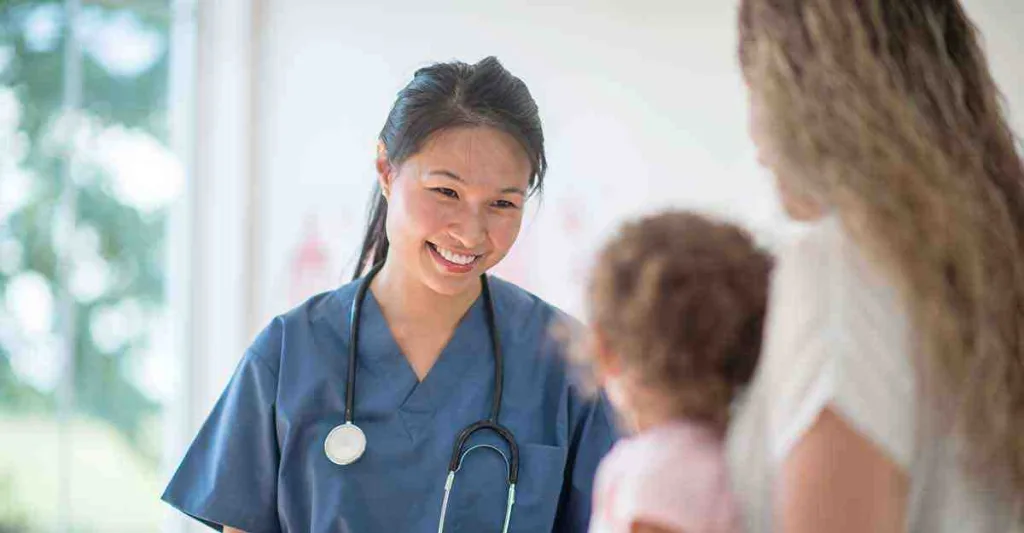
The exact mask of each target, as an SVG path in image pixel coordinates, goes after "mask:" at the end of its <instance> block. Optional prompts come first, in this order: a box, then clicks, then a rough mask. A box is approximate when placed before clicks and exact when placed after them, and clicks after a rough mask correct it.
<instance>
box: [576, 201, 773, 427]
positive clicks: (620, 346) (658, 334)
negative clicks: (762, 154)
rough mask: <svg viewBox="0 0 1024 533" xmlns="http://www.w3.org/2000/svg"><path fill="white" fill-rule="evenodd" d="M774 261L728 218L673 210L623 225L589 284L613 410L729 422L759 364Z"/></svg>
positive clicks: (596, 355) (596, 352)
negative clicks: (736, 399)
mask: <svg viewBox="0 0 1024 533" xmlns="http://www.w3.org/2000/svg"><path fill="white" fill-rule="evenodd" d="M771 268H772V260H771V257H770V256H769V255H768V254H767V253H765V252H764V251H762V250H760V249H759V248H758V247H757V246H756V245H755V244H754V242H753V240H752V239H751V237H750V236H749V235H748V234H747V233H746V232H745V231H743V230H742V229H740V228H738V227H736V226H733V225H731V224H726V223H722V222H715V221H712V220H709V219H707V218H705V217H702V216H699V215H696V214H693V213H687V212H680V211H672V212H667V213H663V214H659V215H655V216H650V217H646V218H643V219H640V220H638V221H635V222H631V223H628V224H626V225H624V226H623V227H622V228H621V229H620V230H619V232H618V233H617V234H616V235H615V236H614V237H613V238H612V239H611V241H610V242H608V243H607V244H606V245H605V246H604V248H603V250H602V251H601V252H600V254H599V256H598V260H597V264H596V266H595V267H594V270H593V272H592V275H591V279H590V284H589V287H588V298H589V302H588V303H589V314H590V316H589V318H590V325H591V333H592V337H591V340H592V342H593V344H592V345H591V349H590V350H588V351H587V353H588V354H589V358H590V359H591V361H590V362H591V363H592V369H593V370H594V372H595V374H596V377H597V380H598V382H599V383H601V384H603V385H605V386H606V388H607V389H608V393H609V394H608V395H609V398H610V399H611V401H612V402H613V404H615V407H616V409H617V410H619V411H620V412H621V413H622V414H624V415H625V416H626V417H638V418H639V417H648V418H650V417H654V418H659V419H663V418H687V419H690V420H694V421H698V422H704V423H708V424H711V425H713V426H715V427H718V428H724V426H725V424H726V422H727V419H728V413H729V406H730V403H731V402H732V399H733V397H734V395H735V393H736V391H737V390H738V389H739V388H740V387H742V386H743V385H745V384H746V383H747V382H748V381H749V380H750V378H751V377H752V375H753V372H754V368H755V366H756V364H757V358H758V353H759V352H760V350H761V329H762V324H763V321H764V316H765V307H766V303H767V296H768V282H769V274H770V271H771Z"/></svg>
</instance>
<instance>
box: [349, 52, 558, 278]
mask: <svg viewBox="0 0 1024 533" xmlns="http://www.w3.org/2000/svg"><path fill="white" fill-rule="evenodd" d="M461 126H490V127H493V128H497V129H499V130H501V131H504V132H505V133H508V134H509V135H511V136H512V137H514V138H515V139H516V140H517V141H519V143H520V144H521V145H522V147H523V149H524V150H525V151H526V155H527V157H529V159H530V164H531V167H532V168H531V171H532V172H531V176H530V183H529V185H530V190H531V192H537V191H540V190H541V189H542V186H543V184H544V174H545V173H546V172H547V166H548V164H547V158H546V157H545V155H544V132H543V131H542V129H541V122H540V115H539V113H538V111H537V103H536V102H534V100H533V96H531V95H530V90H529V89H527V87H526V84H525V83H523V81H522V80H520V79H519V78H517V77H515V76H513V75H512V73H510V72H509V71H508V70H506V69H505V67H503V66H502V65H501V63H500V62H499V61H498V60H497V58H494V57H487V58H485V59H483V60H481V61H480V62H479V63H476V64H475V65H469V64H466V63H463V62H460V61H453V62H450V63H435V64H433V65H431V66H429V67H424V68H421V69H419V70H417V71H416V74H415V75H414V76H413V79H412V81H411V82H409V84H408V85H406V86H405V88H404V89H402V90H401V91H400V92H399V93H398V98H397V99H396V100H395V104H394V106H393V107H392V108H391V113H389V114H388V119H387V122H385V123H384V128H383V129H382V130H381V132H380V142H381V143H383V144H384V147H385V148H386V149H387V154H388V160H389V161H390V162H391V163H392V164H401V163H402V162H403V161H405V160H406V159H408V158H409V157H411V156H412V155H414V154H415V153H416V152H417V151H419V150H420V149H421V148H422V147H423V144H424V143H425V142H426V141H427V139H428V138H430V136H431V135H433V134H435V133H437V132H439V131H441V130H445V129H450V128H456V127H461ZM387 212H388V205H387V201H386V200H385V199H384V197H383V195H382V194H381V191H380V184H377V185H375V186H374V190H373V196H372V197H371V199H370V214H369V219H368V221H367V225H366V236H365V237H364V238H363V244H362V247H361V249H360V253H359V261H358V263H357V264H356V269H355V274H354V275H353V278H358V277H359V276H361V275H362V274H363V272H364V271H365V270H366V268H367V267H369V266H370V265H371V264H374V263H378V262H380V261H383V260H384V258H385V257H386V256H387V253H388V237H387V233H386V231H385V221H386V220H387Z"/></svg>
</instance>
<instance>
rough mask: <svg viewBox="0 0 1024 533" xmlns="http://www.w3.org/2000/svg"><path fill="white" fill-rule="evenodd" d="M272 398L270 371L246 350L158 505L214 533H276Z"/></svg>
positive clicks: (273, 382) (274, 388)
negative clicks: (225, 531)
mask: <svg viewBox="0 0 1024 533" xmlns="http://www.w3.org/2000/svg"><path fill="white" fill-rule="evenodd" d="M276 394H277V376H276V373H275V372H274V369H273V368H272V367H271V366H269V365H268V364H267V363H266V362H265V361H263V360H262V359H261V357H260V354H258V353H257V352H256V351H255V350H254V349H252V348H250V350H249V351H247V352H246V354H245V356H244V357H243V358H242V361H241V363H240V364H239V366H238V368H237V369H236V371H235V373H234V375H233V376H232V378H231V381H230V382H229V384H228V386H227V388H226V389H225V390H224V392H223V394H222V395H221V397H220V399H219V400H218V401H217V403H216V405H215V406H214V408H213V411H212V412H211V413H210V416H209V418H207V420H206V422H205V423H204V424H203V426H202V429H201V430H200V431H199V434H198V435H197V436H196V438H195V440H194V441H193V443H192V445H191V446H190V447H189V449H188V451H187V452H186V454H185V458H184V459H183V460H182V462H181V465H180V466H179V467H178V470H177V472H175V474H174V476H173V478H172V479H171V482H170V484H169V485H168V486H167V489H166V491H165V492H164V494H163V500H164V501H166V502H167V503H169V504H170V505H172V506H174V507H176V508H177V509H179V510H180V511H182V512H184V513H186V514H188V515H190V516H192V517H193V518H196V519H197V520H200V521H201V522H203V523H204V524H206V525H208V526H210V527H212V528H214V529H217V530H221V529H222V526H221V524H223V525H228V526H231V527H234V528H239V529H242V530H244V531H246V532H247V533H278V532H279V531H280V521H279V520H278V516H277V472H278V464H279V452H278V445H277V437H276V432H275V414H274V410H275V397H276Z"/></svg>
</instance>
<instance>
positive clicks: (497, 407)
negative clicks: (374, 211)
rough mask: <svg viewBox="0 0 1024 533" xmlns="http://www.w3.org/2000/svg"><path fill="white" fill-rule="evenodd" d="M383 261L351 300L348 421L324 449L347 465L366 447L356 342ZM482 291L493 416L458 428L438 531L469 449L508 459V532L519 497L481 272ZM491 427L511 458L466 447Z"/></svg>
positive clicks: (515, 452) (497, 344) (515, 451)
mask: <svg viewBox="0 0 1024 533" xmlns="http://www.w3.org/2000/svg"><path fill="white" fill-rule="evenodd" d="M383 266H384V264H383V263H380V264H378V265H376V266H374V267H373V268H372V269H371V270H370V272H369V273H367V275H366V277H365V278H363V281H362V282H361V283H360V284H359V288H358V289H357V290H356V299H355V301H354V302H353V303H352V313H351V314H350V315H349V345H348V382H347V385H346V389H345V423H344V424H341V425H339V426H336V427H335V428H334V429H332V430H331V432H330V433H329V434H328V435H327V438H326V439H325V440H324V453H326V454H327V458H328V459H330V460H331V462H332V463H334V464H336V465H339V466H345V465H350V464H352V463H354V462H356V461H357V460H359V458H360V457H362V456H363V452H365V451H366V434H364V433H363V430H361V429H359V426H357V425H355V423H353V421H352V420H353V406H354V405H355V389H356V345H357V343H358V339H359V326H360V324H359V319H360V317H361V316H362V311H363V300H364V299H365V298H366V291H367V290H368V289H369V288H370V282H371V281H373V278H374V276H376V275H377V273H378V272H380V269H381V267H383ZM480 283H481V286H482V295H483V298H484V304H485V311H486V313H485V314H486V316H487V331H488V333H490V336H491V350H492V352H493V353H494V397H493V399H492V400H491V416H490V417H488V418H487V419H486V420H479V421H477V422H474V423H472V424H470V425H469V426H467V427H466V428H465V429H463V430H462V431H460V432H459V434H458V436H457V437H456V438H455V445H454V446H453V448H452V459H451V461H450V462H449V463H448V478H447V480H446V481H445V483H444V499H443V500H442V501H441V518H440V521H439V522H438V524H437V532H438V533H442V532H443V531H444V520H445V516H446V515H447V512H448V498H449V496H451V491H452V487H453V486H454V485H455V474H456V473H457V472H458V471H459V469H461V468H462V462H463V460H465V458H466V456H467V455H469V453H470V452H472V451H474V450H477V449H488V450H492V451H494V452H497V453H498V454H499V455H501V458H502V459H504V460H505V474H506V476H507V477H506V481H507V484H508V502H507V504H506V507H505V521H504V525H503V526H502V529H501V530H502V532H503V533H507V532H508V524H509V520H510V519H511V518H512V506H513V505H514V504H515V500H516V482H517V481H518V479H519V446H518V445H517V444H516V439H515V437H514V436H513V435H512V432H511V431H509V430H508V429H507V428H505V427H504V426H502V425H501V424H499V423H498V415H500V414H501V389H502V383H503V381H502V380H503V378H504V373H503V372H502V357H501V341H500V340H499V339H498V328H497V327H496V326H495V323H494V302H493V301H492V300H491V289H490V286H489V285H488V283H487V276H486V275H481V276H480ZM487 429H489V430H491V431H493V432H495V433H497V434H498V435H499V436H500V437H501V438H502V439H503V440H504V441H505V442H506V443H507V444H508V448H509V452H510V454H511V456H512V458H511V461H510V460H509V458H508V457H506V456H505V453H504V452H502V451H501V450H500V449H498V448H497V447H495V446H492V445H490V444H478V445H476V446H471V447H470V448H469V449H466V450H463V448H464V447H465V445H466V441H468V440H469V437H471V436H472V435H473V434H474V433H476V432H477V431H481V430H487Z"/></svg>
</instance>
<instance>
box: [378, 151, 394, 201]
mask: <svg viewBox="0 0 1024 533" xmlns="http://www.w3.org/2000/svg"><path fill="white" fill-rule="evenodd" d="M376 166H377V183H378V184H380V190H381V194H383V195H384V198H385V199H390V198H391V183H392V181H394V167H393V166H392V165H391V160H390V159H388V148H387V147H386V146H384V143H383V142H381V141H377V160H376Z"/></svg>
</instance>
